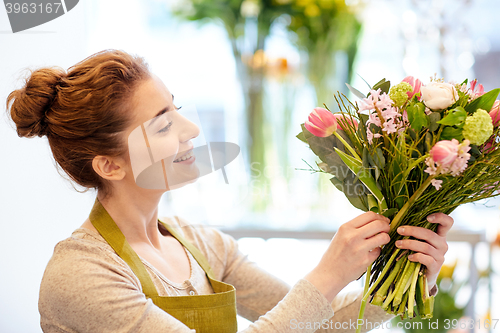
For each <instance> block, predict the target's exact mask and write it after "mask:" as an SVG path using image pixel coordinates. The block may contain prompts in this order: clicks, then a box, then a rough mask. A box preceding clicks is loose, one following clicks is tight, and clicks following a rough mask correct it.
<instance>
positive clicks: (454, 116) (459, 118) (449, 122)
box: [437, 106, 467, 126]
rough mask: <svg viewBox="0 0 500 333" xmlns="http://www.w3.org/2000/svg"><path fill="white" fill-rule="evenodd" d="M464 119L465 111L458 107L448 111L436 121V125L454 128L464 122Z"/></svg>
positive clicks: (465, 116)
mask: <svg viewBox="0 0 500 333" xmlns="http://www.w3.org/2000/svg"><path fill="white" fill-rule="evenodd" d="M465 118H467V111H465V109H464V108H463V107H461V106H458V107H456V108H454V109H453V110H450V111H449V112H448V114H447V115H446V116H445V117H444V118H443V119H441V120H440V121H437V123H438V124H441V125H446V126H455V125H459V124H460V123H462V122H464V121H465Z"/></svg>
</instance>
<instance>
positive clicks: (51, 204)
mask: <svg viewBox="0 0 500 333" xmlns="http://www.w3.org/2000/svg"><path fill="white" fill-rule="evenodd" d="M85 7H86V6H85V1H80V3H79V4H78V5H77V6H76V7H75V8H74V9H73V10H71V11H70V12H68V13H67V14H65V15H64V16H62V17H60V18H58V19H56V20H54V21H52V22H48V23H46V24H44V25H42V26H39V27H35V28H33V29H30V30H28V31H26V32H20V33H16V34H13V33H12V32H11V30H10V25H9V22H8V18H7V14H6V12H5V9H4V8H5V7H4V6H3V4H2V5H0V332H2V333H15V332H23V333H24V332H41V329H40V324H39V321H40V316H39V314H38V308H37V303H38V291H39V286H40V281H41V278H42V274H43V271H44V269H45V266H46V264H47V261H48V260H49V258H50V257H51V255H52V251H53V248H54V245H55V244H56V243H57V242H58V241H60V240H62V239H64V238H66V237H68V236H69V235H70V233H71V231H72V230H74V229H75V228H77V227H78V226H79V225H81V223H83V221H84V220H85V218H86V216H87V215H88V212H89V209H90V207H91V204H92V195H91V194H90V193H87V194H79V193H77V192H76V191H75V190H74V189H73V188H72V187H71V185H69V183H68V182H67V181H65V180H64V179H63V178H62V177H61V176H60V175H59V174H58V173H57V171H56V168H55V167H54V162H53V159H52V154H51V153H50V148H49V146H48V143H47V140H46V139H40V138H38V137H37V138H34V139H22V138H19V137H18V136H17V134H16V132H15V130H14V126H13V124H12V122H11V121H9V119H8V117H7V116H6V112H5V100H6V98H7V95H8V94H9V93H10V92H11V91H12V90H14V89H15V88H16V87H19V86H20V85H21V81H19V80H18V78H19V77H20V74H21V73H22V70H23V69H24V68H26V67H31V68H34V67H40V66H52V65H58V66H61V67H63V68H67V67H69V66H71V65H73V64H74V63H76V62H77V61H79V60H81V59H83V58H84V56H85V55H86V54H85V53H86V51H85V47H86V46H85V44H84V43H83V41H84V40H85V16H86V14H85V13H86V8H85Z"/></svg>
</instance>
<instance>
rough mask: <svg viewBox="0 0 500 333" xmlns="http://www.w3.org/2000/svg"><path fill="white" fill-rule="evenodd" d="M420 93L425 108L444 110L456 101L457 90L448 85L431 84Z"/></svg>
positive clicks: (423, 87)
mask: <svg viewBox="0 0 500 333" xmlns="http://www.w3.org/2000/svg"><path fill="white" fill-rule="evenodd" d="M420 91H421V92H422V99H423V100H424V104H425V106H427V107H428V108H429V109H432V110H444V109H446V108H447V107H449V106H450V105H452V104H453V103H455V102H456V101H458V93H457V90H456V89H455V86H453V85H452V84H449V83H440V82H431V83H429V84H428V85H426V86H422V88H421V89H420Z"/></svg>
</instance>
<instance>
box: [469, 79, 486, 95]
mask: <svg viewBox="0 0 500 333" xmlns="http://www.w3.org/2000/svg"><path fill="white" fill-rule="evenodd" d="M482 95H484V87H483V85H482V84H480V83H479V84H478V83H477V79H475V80H472V81H471V82H470V97H472V99H476V98H478V97H479V96H482Z"/></svg>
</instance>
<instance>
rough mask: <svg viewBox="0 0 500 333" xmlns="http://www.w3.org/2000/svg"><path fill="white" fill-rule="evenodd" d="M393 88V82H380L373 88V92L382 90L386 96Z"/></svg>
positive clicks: (383, 80)
mask: <svg viewBox="0 0 500 333" xmlns="http://www.w3.org/2000/svg"><path fill="white" fill-rule="evenodd" d="M390 88H391V81H386V80H385V79H382V80H380V81H379V82H377V83H376V84H375V85H374V86H373V90H377V89H380V90H382V92H385V93H386V94H388V93H389V89H390Z"/></svg>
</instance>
